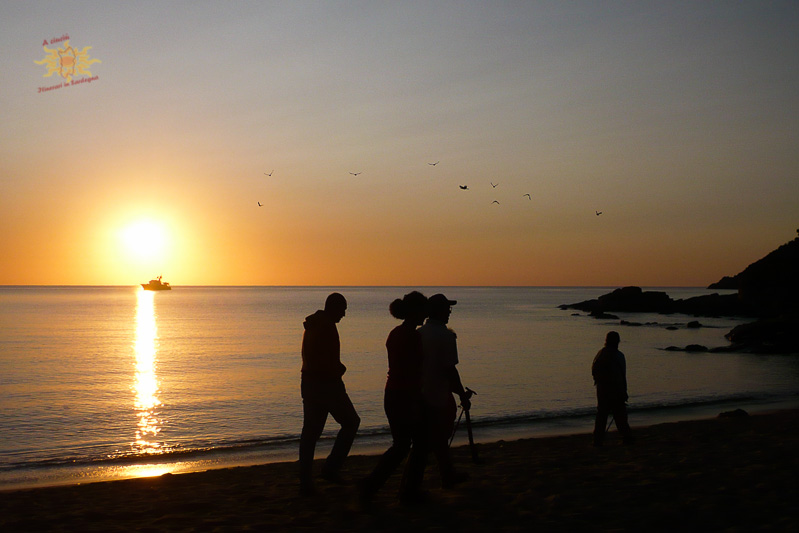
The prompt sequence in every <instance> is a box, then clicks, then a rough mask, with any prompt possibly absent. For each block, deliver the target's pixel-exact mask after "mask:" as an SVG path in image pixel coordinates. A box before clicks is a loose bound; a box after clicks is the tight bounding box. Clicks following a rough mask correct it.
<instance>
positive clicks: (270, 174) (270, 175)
mask: <svg viewBox="0 0 799 533" xmlns="http://www.w3.org/2000/svg"><path fill="white" fill-rule="evenodd" d="M273 172H274V170H273V171H272V172H270V173H269V174H267V173H266V172H264V176H269V177H272V173H273Z"/></svg>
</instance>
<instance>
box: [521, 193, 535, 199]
mask: <svg viewBox="0 0 799 533" xmlns="http://www.w3.org/2000/svg"><path fill="white" fill-rule="evenodd" d="M522 196H526V197H527V199H528V200H532V199H533V198H532V197H531V196H530V195H529V194H523V195H522Z"/></svg>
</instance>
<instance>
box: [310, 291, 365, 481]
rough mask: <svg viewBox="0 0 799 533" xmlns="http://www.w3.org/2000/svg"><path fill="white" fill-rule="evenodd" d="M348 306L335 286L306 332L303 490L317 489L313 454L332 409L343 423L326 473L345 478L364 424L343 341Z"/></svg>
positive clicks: (336, 478)
mask: <svg viewBox="0 0 799 533" xmlns="http://www.w3.org/2000/svg"><path fill="white" fill-rule="evenodd" d="M346 311H347V300H346V299H345V298H344V296H342V295H341V294H339V293H337V292H334V293H333V294H331V295H330V296H328V297H327V300H326V301H325V308H324V309H321V310H318V311H316V312H315V313H314V314H312V315H310V316H308V317H306V319H305V322H304V323H303V326H304V327H305V332H304V334H303V337H302V381H301V392H302V410H303V425H302V434H301V435H300V461H299V466H300V493H301V494H302V495H304V496H310V495H312V494H314V487H313V458H314V451H315V449H316V442H317V441H318V440H319V437H320V436H321V435H322V431H323V430H324V428H325V422H327V415H328V414H330V415H333V418H334V419H335V420H336V422H338V423H339V424H340V425H341V429H340V430H339V432H338V435H337V436H336V441H335V443H334V445H333V449H332V450H331V451H330V454H329V455H328V457H327V459H326V460H325V463H324V466H323V467H322V477H323V478H324V479H326V480H328V481H331V482H333V483H343V480H342V479H341V475H340V473H339V471H340V470H341V467H342V465H343V464H344V460H345V459H346V458H347V455H348V454H349V452H350V448H351V447H352V443H353V441H354V440H355V434H356V433H357V431H358V427H359V426H360V424H361V419H360V417H359V416H358V413H356V412H355V407H354V406H353V405H352V402H351V401H350V398H349V396H348V395H347V389H346V388H345V387H344V380H343V379H342V376H343V375H344V372H345V371H346V370H347V368H346V367H345V366H344V365H343V364H342V363H341V344H340V341H339V336H338V329H337V328H336V324H338V322H339V321H341V319H342V318H343V317H344V315H345V314H346Z"/></svg>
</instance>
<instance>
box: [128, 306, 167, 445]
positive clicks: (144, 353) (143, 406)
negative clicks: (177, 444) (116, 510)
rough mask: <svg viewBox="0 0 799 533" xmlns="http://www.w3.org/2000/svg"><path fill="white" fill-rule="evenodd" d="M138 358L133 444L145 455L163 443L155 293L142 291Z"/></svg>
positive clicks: (138, 310)
mask: <svg viewBox="0 0 799 533" xmlns="http://www.w3.org/2000/svg"><path fill="white" fill-rule="evenodd" d="M133 350H134V355H135V357H136V377H135V381H134V384H133V389H134V391H135V394H136V398H135V402H134V408H135V409H136V413H137V416H138V419H139V420H138V424H137V427H136V440H135V442H134V443H133V444H132V446H133V447H134V448H135V449H137V450H138V451H140V452H141V453H145V454H152V453H158V452H159V451H160V448H161V445H160V444H159V443H158V442H157V440H156V438H157V436H158V433H159V432H160V431H161V425H162V421H161V419H160V418H159V417H158V408H159V407H160V405H161V402H160V401H159V400H158V396H157V394H158V392H159V390H158V376H157V374H156V368H157V361H158V327H157V322H156V313H155V293H153V292H150V291H145V290H140V291H139V292H138V293H137V305H136V340H135V342H134V344H133Z"/></svg>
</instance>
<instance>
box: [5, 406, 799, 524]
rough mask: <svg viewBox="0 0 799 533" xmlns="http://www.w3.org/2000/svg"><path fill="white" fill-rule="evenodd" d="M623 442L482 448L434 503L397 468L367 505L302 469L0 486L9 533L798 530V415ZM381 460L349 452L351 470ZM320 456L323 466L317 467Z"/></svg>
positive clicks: (465, 454)
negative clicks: (306, 489)
mask: <svg viewBox="0 0 799 533" xmlns="http://www.w3.org/2000/svg"><path fill="white" fill-rule="evenodd" d="M631 423H632V424H633V430H634V431H635V433H636V437H637V442H636V443H635V444H634V445H633V446H622V445H621V444H620V442H619V440H618V436H617V435H616V434H615V432H613V431H612V432H611V434H610V435H609V437H608V443H607V445H606V446H605V447H603V448H599V449H595V448H593V447H592V446H591V438H590V435H588V434H587V433H586V434H583V435H572V436H565V437H546V438H533V439H523V440H517V441H510V442H503V441H500V442H496V443H492V444H481V445H479V454H480V458H481V459H482V460H483V464H473V463H472V462H471V458H470V454H469V450H468V448H466V447H461V448H458V449H456V450H455V451H454V453H455V458H456V461H457V462H458V464H459V465H461V466H462V470H464V471H466V472H468V473H469V474H470V476H471V479H470V480H469V481H467V482H465V483H463V484H462V485H459V486H458V487H456V488H455V489H452V490H442V489H441V488H440V487H439V478H438V470H437V467H436V465H435V462H434V461H433V460H432V458H431V464H430V465H429V466H428V471H427V476H426V479H425V488H426V489H428V490H429V499H428V502H427V503H425V504H419V505H413V506H407V505H402V504H400V503H398V502H397V500H396V492H397V488H398V484H399V473H397V474H395V475H394V476H393V477H392V478H391V479H390V480H389V481H388V483H387V485H386V486H385V487H384V489H383V490H382V491H381V492H380V493H379V494H378V496H377V498H376V499H375V500H374V502H373V505H372V506H371V508H370V509H368V510H365V509H363V508H362V507H361V505H360V504H359V502H358V498H357V493H356V490H355V487H354V486H352V485H350V486H344V487H341V486H336V485H331V484H328V483H326V482H324V481H321V480H320V481H319V483H318V486H317V488H318V490H319V496H318V497H317V498H315V499H303V498H300V497H299V496H298V487H297V483H296V476H295V474H296V471H297V465H296V463H276V464H268V465H261V466H253V467H240V468H228V469H220V470H210V471H207V472H199V473H192V474H179V475H165V476H161V477H157V478H143V479H133V480H124V481H112V482H104V483H91V484H86V485H72V486H65V487H51V488H38V489H28V490H17V491H8V492H0V530H1V531H9V532H12V531H154V532H155V531H306V530H307V531H316V530H326V531H378V530H379V531H408V530H410V529H411V528H422V529H423V530H432V531H459V530H460V531H494V530H496V531H530V530H533V529H539V530H541V531H560V530H564V531H565V530H580V531H586V530H596V531H643V530H647V531H673V530H684V531H719V530H728V531H752V530H759V531H764V530H766V531H797V530H799V505H797V503H796V502H798V501H799V411H797V410H790V411H780V412H776V413H769V414H761V415H755V416H748V417H740V418H726V417H725V418H714V419H709V420H698V421H688V422H678V423H669V424H659V425H655V426H651V427H648V428H636V427H635V425H634V424H635V418H634V414H633V416H632V417H631ZM376 462H377V457H374V456H354V457H351V458H349V459H348V462H347V464H346V465H345V469H344V472H343V473H342V474H343V475H344V476H345V477H347V478H349V479H351V480H357V479H360V478H362V477H363V476H365V475H366V474H367V473H368V472H369V471H370V470H371V468H373V467H374V465H375V464H376ZM318 466H319V464H318V463H317V468H318Z"/></svg>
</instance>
